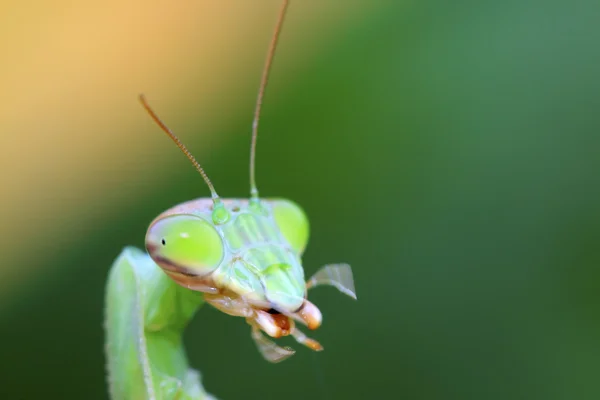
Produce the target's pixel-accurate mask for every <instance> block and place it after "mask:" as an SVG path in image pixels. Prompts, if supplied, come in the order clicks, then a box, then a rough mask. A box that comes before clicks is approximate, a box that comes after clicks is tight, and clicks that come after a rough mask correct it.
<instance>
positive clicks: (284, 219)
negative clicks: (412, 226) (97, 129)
mask: <svg viewBox="0 0 600 400" xmlns="http://www.w3.org/2000/svg"><path fill="white" fill-rule="evenodd" d="M288 3H289V1H287V0H286V1H283V3H282V6H281V9H280V12H279V17H278V21H277V25H276V27H275V31H274V34H273V37H272V40H271V44H270V47H269V51H268V53H267V58H266V62H265V66H264V69H263V74H262V79H261V83H260V87H259V92H258V98H257V101H256V108H255V113H254V120H253V123H252V139H251V147H250V198H249V199H222V198H221V197H219V195H218V194H217V192H216V191H215V188H214V186H213V184H212V182H211V181H210V179H209V178H208V176H207V174H206V173H205V172H204V169H203V168H202V167H201V166H200V164H199V163H198V162H197V161H196V159H195V158H194V157H193V156H192V155H191V153H190V152H189V151H188V150H187V148H186V147H185V146H184V145H183V143H182V142H181V141H180V140H179V138H177V136H175V134H173V133H172V132H171V130H170V129H169V128H168V127H167V126H166V125H165V124H164V123H163V122H162V121H161V120H160V119H159V117H158V116H157V115H156V113H155V112H154V111H153V110H152V109H151V108H150V106H149V104H148V102H147V101H146V99H145V97H144V96H143V95H141V96H140V101H141V103H142V105H143V106H144V108H145V109H146V111H147V112H148V113H149V114H150V116H151V117H152V119H153V120H154V121H155V122H156V123H157V124H158V126H159V127H160V128H161V129H162V130H163V131H164V132H165V133H166V134H167V135H168V136H169V137H170V138H171V139H172V140H173V141H174V142H175V144H176V145H177V146H178V147H179V148H180V149H181V151H182V152H183V153H184V154H185V155H186V156H187V157H188V158H189V160H190V161H191V162H192V164H193V165H194V166H195V167H196V169H197V170H198V172H199V173H200V174H201V175H202V178H203V179H204V181H205V182H206V184H207V186H208V187H209V189H210V192H211V197H210V198H200V199H196V200H191V201H188V202H184V203H182V204H179V205H177V206H175V207H173V208H171V209H169V210H166V211H165V212H163V213H162V214H160V215H159V216H158V217H156V218H155V219H154V220H153V221H152V222H151V224H150V226H149V228H148V230H147V233H146V240H145V242H146V250H147V253H145V252H143V251H141V250H138V249H136V248H132V247H126V248H125V249H124V250H123V251H122V253H121V254H120V256H119V257H118V258H117V260H116V261H115V263H114V264H113V266H112V268H111V271H110V274H109V278H108V283H107V290H106V320H105V330H106V335H107V338H106V356H107V360H108V362H107V370H108V383H109V391H110V395H111V398H112V399H115V400H116V399H204V398H207V399H208V398H211V396H210V395H208V394H207V393H206V392H205V391H204V389H203V387H202V384H201V382H200V374H199V373H198V372H197V371H195V370H193V369H191V368H190V367H189V365H188V361H187V357H186V354H185V349H184V347H183V343H182V333H183V330H184V329H185V327H186V325H187V323H188V322H189V320H190V319H191V318H192V317H193V315H194V314H195V312H196V311H197V309H198V308H199V307H200V305H201V304H202V303H203V302H207V303H208V304H210V305H212V306H213V307H215V308H216V309H217V310H220V311H222V312H224V313H226V314H229V315H232V316H236V317H242V318H245V320H246V322H247V323H248V324H249V325H250V332H251V337H252V338H253V340H254V341H255V343H256V346H257V348H258V350H259V352H260V353H261V354H262V356H263V357H264V358H265V359H266V360H268V361H270V362H274V363H276V362H280V361H283V360H285V359H286V358H288V357H290V356H291V355H293V354H294V350H292V349H291V348H289V347H281V346H279V345H277V344H276V343H275V342H273V341H272V340H270V339H269V338H268V337H271V338H280V337H283V336H288V335H291V336H292V337H293V338H294V339H295V340H296V341H297V342H298V343H300V344H303V345H305V346H307V347H308V348H310V349H312V350H315V351H321V350H323V347H322V346H321V344H320V343H319V342H317V341H316V340H314V339H311V338H309V337H308V336H306V335H305V334H304V333H303V332H302V331H301V330H300V329H299V328H298V327H297V324H302V325H305V326H306V327H308V329H310V330H314V329H317V328H318V327H319V326H320V325H321V322H322V315H321V312H320V311H319V309H318V308H317V307H316V306H315V305H314V304H313V303H312V302H310V301H309V300H308V298H307V291H308V289H311V288H314V287H315V286H319V285H331V286H334V287H336V288H337V289H339V290H340V291H341V292H342V293H345V294H347V295H349V296H350V297H352V298H354V299H356V294H355V289H354V282H353V276H352V270H351V269H350V266H349V265H347V264H330V265H325V266H324V267H322V268H321V269H319V270H318V271H317V272H316V273H315V274H314V275H313V276H312V277H311V278H310V279H308V280H305V277H304V269H303V266H302V261H301V256H302V254H303V252H304V249H305V248H306V245H307V243H308V237H309V222H308V218H307V216H306V214H305V213H304V211H303V210H302V209H301V208H300V207H299V206H298V205H297V204H295V203H294V202H292V201H290V200H286V199H280V198H261V197H259V193H258V190H257V186H256V179H255V154H256V139H257V133H258V122H259V117H260V110H261V106H262V99H263V96H264V92H265V88H266V86H267V81H268V77H269V70H270V66H271V63H272V60H273V56H274V53H275V48H276V46H277V41H278V37H279V33H280V31H281V26H282V24H283V20H284V17H285V13H286V9H287V6H288ZM265 334H266V335H265Z"/></svg>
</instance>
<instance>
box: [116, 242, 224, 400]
mask: <svg viewBox="0 0 600 400" xmlns="http://www.w3.org/2000/svg"><path fill="white" fill-rule="evenodd" d="M105 301H106V310H105V330H106V348H105V351H106V357H107V371H108V383H109V391H110V397H111V399H112V400H138V399H139V400H171V399H173V400H174V399H177V400H204V399H213V397H212V396H210V395H208V394H207V393H206V392H205V391H204V388H203V387H202V384H201V382H200V374H199V373H198V372H197V371H195V370H193V369H190V367H189V365H188V361H187V357H186V354H185V349H184V347H183V341H182V333H183V330H184V328H185V327H186V326H187V324H188V322H189V320H190V319H191V318H192V316H193V315H194V313H195V312H196V310H197V309H198V307H200V305H202V303H203V300H202V295H201V294H200V293H199V292H194V291H192V290H188V289H185V288H183V287H181V286H179V285H177V284H176V283H175V282H174V281H173V280H171V279H170V278H169V277H167V275H166V274H165V273H164V272H163V271H162V270H161V269H160V268H159V267H158V266H157V265H156V264H155V263H154V262H153V261H152V260H151V259H150V257H149V256H148V255H147V254H146V253H144V252H142V251H140V250H138V249H136V248H132V247H127V248H125V249H124V250H123V251H122V252H121V254H120V255H119V257H118V258H117V260H116V261H115V262H114V264H113V266H112V268H111V271H110V274H109V278H108V285H107V289H106V299H105Z"/></svg>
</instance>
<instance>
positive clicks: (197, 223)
mask: <svg viewBox="0 0 600 400" xmlns="http://www.w3.org/2000/svg"><path fill="white" fill-rule="evenodd" d="M146 249H147V250H148V253H149V254H150V257H152V259H153V260H154V262H155V263H157V264H158V265H159V266H160V267H161V268H162V269H164V270H169V271H175V272H179V273H184V274H187V275H198V276H203V275H208V274H210V273H211V272H213V271H214V270H215V269H216V268H217V267H218V266H219V264H220V263H221V260H222V259H223V254H224V251H223V241H222V239H221V236H220V235H219V233H218V232H217V231H216V230H215V228H214V227H213V226H212V224H210V223H209V222H208V221H206V220H204V219H202V218H200V217H197V216H194V215H172V216H167V217H165V218H161V219H158V220H157V221H155V222H154V223H153V224H152V225H150V227H149V228H148V232H147V233H146Z"/></svg>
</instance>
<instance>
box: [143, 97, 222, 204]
mask: <svg viewBox="0 0 600 400" xmlns="http://www.w3.org/2000/svg"><path fill="white" fill-rule="evenodd" d="M140 102H141V103H142V105H143V106H144V108H145V109H146V111H148V114H150V116H151V117H152V119H153V120H154V122H156V123H157V124H158V126H160V127H161V129H162V130H163V131H165V133H166V134H167V135H168V136H169V137H170V138H171V139H172V140H173V141H174V142H175V144H176V145H177V147H179V149H181V151H182V152H183V154H185V155H186V156H187V158H189V160H190V161H191V162H192V164H194V167H196V169H197V170H198V172H200V175H202V178H204V182H206V184H207V185H208V188H209V189H210V193H211V196H212V199H213V203H214V205H217V204H218V203H219V202H220V201H221V199H220V198H219V195H218V194H217V192H216V191H215V187H214V186H213V185H212V183H211V182H210V179H208V176H207V175H206V172H204V169H203V168H202V167H201V166H200V164H199V163H198V161H196V159H195V158H194V156H193V155H192V153H190V151H189V150H188V149H187V147H185V145H184V144H183V143H181V140H179V138H178V137H177V136H175V134H174V133H173V132H171V130H170V129H169V128H168V127H167V125H165V124H164V122H162V121H161V120H160V118H158V115H156V113H155V112H154V111H153V110H152V108H151V107H150V105H149V104H148V101H147V100H146V96H144V95H143V94H140Z"/></svg>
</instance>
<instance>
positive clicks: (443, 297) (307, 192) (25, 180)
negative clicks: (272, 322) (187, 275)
mask: <svg viewBox="0 0 600 400" xmlns="http://www.w3.org/2000/svg"><path fill="white" fill-rule="evenodd" d="M278 8H279V2H278V1H276V0H273V1H271V0H269V1H266V0H261V1H252V2H250V1H242V0H237V1H234V0H230V1H218V2H217V1H209V0H197V1H187V0H186V1H179V2H170V1H166V0H157V1H150V2H147V1H139V0H132V1H128V2H119V1H116V0H107V1H103V2H90V1H83V2H75V3H74V2H68V1H64V0H59V1H53V2H44V1H39V0H30V1H24V2H17V1H14V0H13V1H2V2H0V54H1V56H0V57H1V59H2V61H1V62H0V138H1V142H0V143H1V144H0V171H1V172H0V179H1V181H0V184H1V186H0V187H1V190H2V193H1V196H0V205H1V207H0V213H1V215H0V216H1V220H2V224H0V237H1V240H0V251H1V255H2V260H3V262H2V264H1V266H0V359H1V360H2V363H1V364H0V398H2V399H38V398H47V399H49V398H52V399H65V400H66V399H107V392H106V385H105V376H104V354H103V340H104V337H103V330H102V323H103V322H102V319H103V300H104V299H103V296H104V287H105V286H104V285H105V281H106V277H107V273H108V270H109V268H110V266H111V264H112V262H113V261H114V259H115V258H116V257H117V255H118V254H119V253H120V251H121V250H122V249H123V247H124V246H126V245H135V246H138V247H142V246H143V239H144V234H145V231H146V228H147V225H148V223H149V222H150V221H151V220H152V219H153V218H154V217H155V216H156V215H157V214H159V213H160V212H162V211H163V210H164V209H166V208H169V207H171V206H172V205H174V204H176V203H178V202H182V201H185V200H188V199H192V198H196V197H202V196H207V195H208V189H207V188H206V187H205V185H204V183H203V182H202V180H201V178H200V177H199V176H198V174H197V173H196V172H195V170H194V169H193V167H192V166H191V165H190V164H189V162H188V161H187V160H186V159H185V157H184V156H183V155H182V154H181V153H180V152H179V151H178V150H177V148H176V147H175V146H174V145H173V144H172V143H170V141H169V140H168V139H167V138H166V137H165V136H164V134H163V133H162V132H160V131H159V130H158V128H157V127H156V126H155V125H154V124H153V123H152V121H151V120H150V119H149V118H148V116H147V115H146V113H145V112H144V110H143V109H142V107H141V106H140V105H139V103H138V102H137V98H136V97H137V95H138V93H140V92H144V93H146V95H147V96H148V98H149V101H150V102H151V104H152V105H153V106H154V107H155V109H156V110H157V111H158V112H159V114H160V115H161V117H162V118H163V119H165V120H166V121H167V122H168V124H169V125H170V126H171V128H172V129H173V130H174V131H175V132H176V133H178V134H179V136H180V137H181V138H182V140H183V141H184V142H185V143H186V144H187V145H188V146H189V147H190V149H191V150H192V152H193V153H194V154H195V155H196V156H197V158H198V159H199V160H200V161H201V163H203V165H204V166H205V168H206V170H207V173H208V174H209V176H210V177H211V179H212V180H213V182H214V184H215V186H216V188H217V190H218V191H219V193H220V194H221V195H223V196H226V197H242V196H247V194H248V149H249V143H250V126H251V119H252V111H253V107H254V100H255V96H256V90H257V86H258V82H259V78H260V72H261V69H262V63H263V59H264V55H265V52H266V50H267V46H268V42H269V40H270V35H271V32H272V29H273V26H274V23H275V17H276V14H277V10H278ZM599 20H600V3H598V2H595V1H578V0H575V1H557V0H549V1H541V0H539V1H536V0H525V1H523V0H518V1H517V0H508V1H502V2H499V1H478V2H475V1H472V2H469V1H460V0H459V1H452V2H447V1H441V0H437V1H436V0H432V1H395V2H392V1H374V2H367V1H362V2H342V1H293V2H292V4H291V6H290V8H289V13H288V18H287V20H286V25H285V26H284V31H283V34H282V37H281V41H280V47H279V50H278V54H277V57H276V59H275V63H274V68H273V73H272V78H271V82H270V86H269V88H268V91H267V94H266V98H265V103H264V109H263V118H262V122H261V128H260V136H259V141H258V156H257V162H258V164H257V168H258V169H257V176H258V184H259V189H260V191H261V194H262V195H264V196H283V197H288V198H291V199H294V200H295V201H297V202H298V203H299V204H301V205H302V206H303V207H304V208H305V210H306V212H307V214H308V215H309V217H310V220H311V224H312V226H311V235H312V236H311V242H310V244H309V247H308V250H307V253H306V255H305V258H304V262H305V269H306V271H307V274H311V273H313V272H314V271H316V270H317V268H318V267H319V266H321V265H323V264H325V263H330V262H349V263H350V264H351V265H352V266H353V269H354V273H355V279H356V287H357V291H358V297H359V300H358V302H353V301H352V300H351V299H349V298H346V297H344V296H343V295H341V294H339V293H338V292H337V291H335V290H334V289H328V288H323V289H319V290H317V291H314V292H312V293H311V298H312V299H313V300H314V302H315V303H316V304H317V305H319V307H320V308H321V310H322V311H323V314H324V325H323V326H322V328H321V329H320V330H318V331H317V332H315V333H314V337H315V338H317V339H318V340H319V341H321V342H322V343H323V344H324V346H325V351H324V352H322V353H319V354H314V353H312V352H310V351H308V350H305V349H303V348H300V347H299V346H296V347H297V350H298V352H297V354H296V355H295V356H294V357H293V358H292V359H290V360H288V361H286V362H284V363H282V364H278V365H270V364H268V363H266V362H265V361H263V360H262V359H261V357H260V356H259V354H258V353H257V351H256V349H255V347H254V343H253V342H252V340H251V339H250V337H249V331H248V327H247V325H246V324H245V323H244V321H243V320H241V319H236V318H232V317H228V316H225V315H223V314H220V313H218V312H217V311H216V310H214V309H211V308H210V307H204V308H202V309H201V310H200V311H199V313H198V314H197V315H196V317H195V319H194V320H193V322H192V323H191V325H190V327H189V329H188V330H187V331H186V334H185V340H186V344H187V347H188V351H189V355H190V358H191V362H192V364H193V366H194V367H196V368H198V369H200V370H201V371H202V373H203V381H204V384H205V386H206V388H207V390H208V391H209V392H211V393H213V394H215V395H217V396H218V397H219V398H221V399H271V398H273V399H274V398H286V399H289V400H292V399H380V398H403V399H435V400H438V399H439V400H447V399H477V400H481V399H503V400H504V399H545V400H548V399H569V400H572V399H598V398H599V397H600V290H599V289H598V288H599V284H600V272H599V269H598V268H599V267H600V246H599V240H600V190H599V189H600V180H599V176H598V175H599V174H598V172H599V168H600V135H599V129H600V112H599V110H600V68H599V65H600V46H599V43H600V24H599V23H598V21H599ZM284 343H286V344H289V342H286V341H285V340H284Z"/></svg>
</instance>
